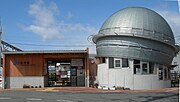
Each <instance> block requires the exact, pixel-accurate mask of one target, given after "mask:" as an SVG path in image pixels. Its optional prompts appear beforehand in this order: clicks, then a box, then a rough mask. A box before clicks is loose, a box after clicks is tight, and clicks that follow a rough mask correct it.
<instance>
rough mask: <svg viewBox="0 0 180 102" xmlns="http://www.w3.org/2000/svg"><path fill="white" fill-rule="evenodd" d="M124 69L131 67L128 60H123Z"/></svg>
mask: <svg viewBox="0 0 180 102" xmlns="http://www.w3.org/2000/svg"><path fill="white" fill-rule="evenodd" d="M122 67H123V68H124V67H129V63H128V59H127V58H122Z"/></svg>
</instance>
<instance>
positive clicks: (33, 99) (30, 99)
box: [26, 98, 42, 101]
mask: <svg viewBox="0 0 180 102" xmlns="http://www.w3.org/2000/svg"><path fill="white" fill-rule="evenodd" d="M26 100H29V101H42V99H40V98H26Z"/></svg>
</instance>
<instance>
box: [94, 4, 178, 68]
mask: <svg viewBox="0 0 180 102" xmlns="http://www.w3.org/2000/svg"><path fill="white" fill-rule="evenodd" d="M93 42H94V43H96V50H97V55H98V56H99V57H121V58H123V57H126V58H132V59H141V60H145V61H149V62H156V63H160V64H165V65H170V63H171V61H172V58H173V57H174V55H175V49H176V48H175V40H174V35H173V32H172V30H171V28H170V26H169V24H168V23H167V22H166V20H165V19H164V18H163V17H162V16H160V15H159V14H158V13H156V12H155V11H152V10H150V9H147V8H143V7H129V8H125V9H122V10H120V11H118V12H116V13H114V14H112V15H111V16H110V17H109V18H108V19H107V20H106V21H105V22H104V24H103V25H102V27H101V28H100V30H99V32H98V34H97V35H94V36H93ZM159 59H162V60H159Z"/></svg>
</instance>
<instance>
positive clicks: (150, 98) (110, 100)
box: [0, 91, 179, 102]
mask: <svg viewBox="0 0 180 102" xmlns="http://www.w3.org/2000/svg"><path fill="white" fill-rule="evenodd" d="M178 101H179V93H177V92H176V93H170V92H169V93H167V92H163V93H151V92H146V93H139V92H132V93H131V92H130V93H127V92H120V93H92V92H91V93H87V92H86V93H82V92H34V91H7V92H0V102H178Z"/></svg>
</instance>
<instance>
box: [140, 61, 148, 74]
mask: <svg viewBox="0 0 180 102" xmlns="http://www.w3.org/2000/svg"><path fill="white" fill-rule="evenodd" d="M148 73H149V66H148V63H147V62H143V63H142V74H148Z"/></svg>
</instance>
